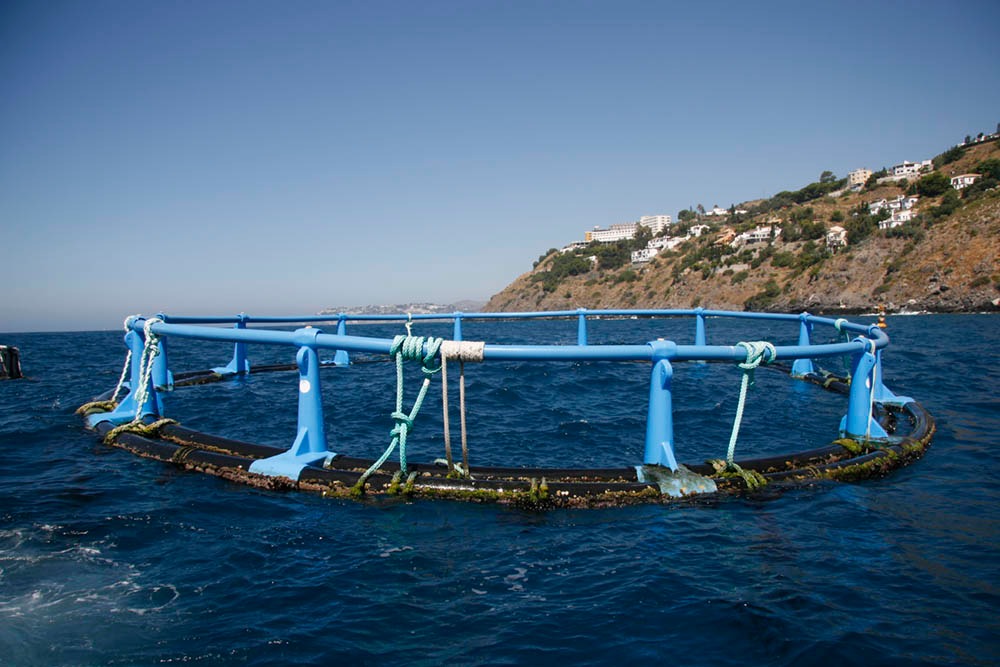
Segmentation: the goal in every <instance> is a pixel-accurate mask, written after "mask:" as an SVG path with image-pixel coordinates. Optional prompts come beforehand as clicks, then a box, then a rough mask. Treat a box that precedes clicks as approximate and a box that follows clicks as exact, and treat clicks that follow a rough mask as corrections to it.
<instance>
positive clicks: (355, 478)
mask: <svg viewBox="0 0 1000 667" xmlns="http://www.w3.org/2000/svg"><path fill="white" fill-rule="evenodd" d="M717 318H726V319H727V320H732V321H738V322H740V323H743V322H748V321H749V322H751V323H761V322H768V323H769V325H775V326H782V327H787V328H788V329H789V336H788V337H789V340H794V341H796V342H795V344H789V345H775V344H772V343H771V342H768V341H764V340H760V341H757V340H750V341H739V342H733V343H732V344H729V345H708V344H706V322H708V321H709V320H714V319H717ZM602 319H603V320H617V319H627V320H635V319H651V320H678V319H682V320H688V321H691V320H693V324H694V326H693V332H692V333H693V343H691V344H685V343H680V342H677V341H675V340H667V339H664V338H656V339H654V340H649V341H645V342H641V343H635V344H594V343H588V328H589V327H592V326H593V322H594V321H595V320H602ZM432 320H433V321H436V324H437V325H438V326H444V327H448V325H449V324H450V332H451V337H450V339H444V338H441V337H432V336H415V335H413V333H412V326H413V325H414V324H415V323H417V322H425V321H432ZM488 320H493V321H495V322H500V321H517V320H546V321H550V322H552V321H555V322H558V321H560V320H563V321H565V320H568V321H569V323H570V326H572V325H573V323H574V322H575V325H576V326H575V329H576V331H575V339H576V340H575V344H518V343H490V342H486V341H468V340H464V339H463V336H462V325H463V322H464V323H472V322H477V321H488ZM371 323H381V324H386V323H394V324H396V325H398V324H400V323H402V324H403V325H404V326H405V333H400V334H399V335H395V336H393V337H392V338H387V337H376V336H366V335H357V334H358V333H359V332H360V333H364V332H365V327H362V326H359V325H361V324H371ZM321 324H323V325H326V326H328V327H329V328H331V329H332V328H333V327H335V328H336V333H326V332H324V331H323V329H322V328H320V325H321ZM293 325H297V326H298V328H294V329H293V328H292V326H293ZM348 325H351V327H352V332H353V333H354V335H348V333H347V327H348ZM684 326H685V330H686V331H689V330H688V329H687V328H686V327H688V326H690V325H684ZM883 326H884V322H880V323H879V324H858V323H854V322H850V321H848V320H846V319H844V318H837V319H833V318H828V317H819V316H815V315H811V314H808V313H801V314H781V313H755V312H736V311H722V310H708V309H703V308H695V309H689V310H587V309H577V310H566V311H540V312H520V313H462V312H454V313H448V314H413V313H401V314H394V315H370V314H349V313H340V314H336V315H316V316H305V317H258V316H250V315H247V314H240V315H237V316H231V317H184V316H173V315H166V314H163V313H160V314H157V315H156V316H155V317H144V316H141V315H135V316H131V317H129V318H127V319H126V320H125V325H124V329H125V336H124V341H125V348H126V349H125V363H124V367H123V368H122V372H121V376H120V379H119V381H118V384H117V386H116V387H115V388H114V389H113V390H109V391H108V392H106V393H105V394H103V395H101V396H98V397H97V399H96V400H95V401H93V402H90V403H87V404H85V405H83V406H81V407H80V409H79V410H78V412H80V414H82V415H84V418H85V420H86V424H87V426H88V427H89V428H91V429H93V430H94V431H96V432H97V433H98V434H99V435H100V436H101V437H102V438H103V439H104V441H105V442H106V443H108V444H110V445H114V446H117V447H121V448H124V449H126V450H129V451H132V452H134V453H136V454H138V455H140V456H144V457H148V458H153V459H158V460H161V461H164V462H169V463H172V464H174V465H176V466H180V467H182V468H185V469H189V470H195V471H200V472H206V473H209V474H213V475H218V476H221V477H224V478H226V479H229V480H233V481H237V482H241V483H246V484H251V485H255V486H259V487H263V488H268V489H276V490H285V489H302V490H308V491H313V492H318V493H322V494H323V495H324V496H330V497H345V498H348V497H352V498H372V497H385V496H401V497H408V498H410V497H415V498H450V499H456V500H467V501H473V502H499V503H507V504H513V505H517V506H525V507H540V508H545V507H594V506H614V505H625V504H633V503H640V502H668V501H671V502H672V501H677V500H683V499H692V498H711V497H717V496H719V495H721V494H741V493H742V494H746V493H754V492H756V491H758V490H760V489H761V488H763V487H768V486H771V487H774V486H777V487H781V486H787V485H792V484H796V483H802V482H808V481H809V480H815V479H823V478H825V479H833V480H843V481H854V480H859V479H864V478H868V477H877V476H882V475H884V474H886V473H887V472H889V471H890V470H893V469H895V468H898V467H900V466H903V465H906V464H907V463H909V462H911V461H913V460H915V459H917V458H919V457H920V456H921V455H922V454H923V453H924V451H925V450H926V448H927V447H928V445H929V444H930V440H931V436H932V435H933V432H934V422H933V419H932V418H931V416H930V415H929V414H928V413H927V412H926V411H925V410H924V409H923V407H921V405H920V404H919V403H917V402H916V401H914V400H913V399H912V398H909V397H906V396H901V395H897V394H895V393H893V392H892V391H891V390H890V389H889V388H888V387H886V386H885V384H884V383H883V374H882V353H883V350H885V349H886V347H887V346H888V345H889V337H888V336H887V334H886V333H885V331H884V330H883ZM793 327H794V328H793ZM818 328H823V329H826V330H827V333H828V334H830V335H831V336H832V337H833V338H832V342H823V343H816V342H813V341H814V339H815V338H818V336H817V335H816V331H814V330H817V329H818ZM569 335H570V337H572V332H570V334H569ZM192 340H193V341H206V342H211V343H231V344H232V345H233V353H232V358H231V359H230V360H229V361H228V363H227V364H226V365H224V366H218V367H213V368H209V369H204V370H195V371H187V372H177V373H174V372H173V371H172V370H171V369H170V364H169V358H170V356H173V354H174V352H173V350H174V349H177V348H178V346H180V345H181V344H182V343H183V342H185V341H192ZM168 342H169V346H168ZM264 346H266V347H267V348H268V349H269V350H270V351H272V352H273V351H278V352H281V354H287V360H286V362H285V363H273V364H266V365H258V364H253V365H252V364H251V353H250V351H251V349H252V350H253V351H255V352H256V351H257V350H258V349H261V348H262V347H264ZM168 347H169V349H170V350H171V351H170V352H169V353H168ZM227 348H228V346H227ZM282 350H285V351H286V352H282ZM292 351H294V363H291V358H292ZM321 352H323V353H324V354H326V355H327V356H328V357H329V356H330V355H331V354H332V358H327V359H321V357H320V353H321ZM227 357H228V354H227ZM355 359H357V360H359V361H360V360H362V359H363V360H365V361H374V360H380V361H389V362H392V363H393V364H394V366H395V376H396V391H395V410H393V411H392V412H391V413H388V414H386V415H385V421H386V423H387V424H391V431H390V432H389V437H388V438H387V439H386V441H385V442H383V443H381V444H379V449H381V447H382V446H385V450H384V452H383V453H382V454H381V455H380V456H378V457H373V458H364V457H359V456H351V455H350V454H347V453H343V452H341V451H333V450H332V449H331V447H330V444H329V443H330V441H329V440H328V424H327V421H326V419H325V418H324V393H323V381H322V378H323V377H324V374H325V373H328V372H334V373H347V374H350V373H351V370H352V367H353V366H355V365H356V364H357V363H358V361H356V360H355ZM831 359H839V360H846V361H847V364H846V365H845V367H844V368H843V370H842V371H841V372H839V373H835V372H831V371H828V370H824V369H822V368H821V367H820V365H819V364H820V362H822V361H824V360H831ZM497 362H501V363H503V362H506V363H510V362H519V363H525V364H534V363H556V364H559V363H575V364H584V365H586V364H588V363H590V362H632V367H634V368H636V369H637V371H636V372H638V373H641V376H642V377H641V380H642V383H643V385H642V386H643V387H644V386H645V383H646V382H647V381H648V401H647V400H646V399H645V395H643V396H642V397H641V399H640V400H638V401H633V403H636V404H635V405H631V406H630V411H631V412H633V413H635V414H636V416H637V418H643V419H644V423H645V431H644V433H643V434H641V435H642V437H643V438H644V449H643V452H642V454H641V459H640V454H639V452H638V451H636V452H635V454H634V459H632V460H633V461H634V462H635V465H627V466H618V467H607V468H601V467H593V466H579V465H577V466H575V467H574V466H572V465H570V466H565V467H563V466H561V465H546V466H524V465H522V466H497V465H476V464H475V463H470V460H469V458H470V455H469V447H468V441H467V424H466V399H467V397H466V393H467V392H466V382H465V376H466V365H467V364H486V365H488V364H491V363H497ZM686 363H690V364H708V363H721V364H727V365H730V366H733V367H736V368H738V369H739V374H738V377H739V400H738V405H737V409H736V413H735V417H734V419H733V420H732V421H733V423H732V428H731V433H730V438H729V445H728V450H727V451H726V455H725V456H724V457H723V456H720V457H719V458H716V459H707V460H704V461H699V462H679V461H678V457H677V455H676V452H675V439H674V421H675V418H674V407H673V395H674V387H673V384H674V382H673V380H674V367H675V366H676V365H678V364H686ZM764 367H767V368H770V369H773V370H775V371H778V372H782V373H784V374H786V375H787V376H788V377H789V378H790V379H791V380H792V381H800V382H805V383H811V384H813V385H816V386H815V387H813V391H820V392H824V391H825V392H832V393H834V394H841V395H842V396H843V397H846V406H844V407H843V408H842V409H841V414H842V417H841V418H840V426H839V430H838V431H837V432H836V433H835V434H832V437H830V438H829V439H826V438H824V442H825V444H823V443H820V444H819V446H813V447H811V448H807V449H803V448H802V447H801V446H799V447H794V448H792V449H793V450H794V451H779V452H775V453H769V454H768V455H765V456H760V457H756V458H739V459H738V458H736V457H735V449H736V444H737V441H738V437H739V431H740V425H741V421H742V418H743V412H744V407H745V400H746V397H747V392H748V389H749V388H750V387H751V386H753V380H754V373H755V371H756V370H757V369H758V368H764ZM406 368H419V369H420V371H421V372H420V373H419V377H420V380H419V382H417V381H414V382H412V383H411V384H412V385H413V387H417V386H418V387H419V388H418V389H417V390H416V395H415V398H413V399H412V402H411V404H410V406H409V407H406V406H404V396H405V394H406V393H407V392H406V385H407V383H406V381H405V379H404V372H405V369H406ZM328 369H336V370H328ZM268 371H270V372H281V371H284V372H286V373H288V372H294V371H297V373H298V384H297V385H296V391H297V397H296V398H295V400H297V406H298V412H297V424H296V430H295V435H294V438H292V437H291V434H289V438H288V440H291V441H292V442H291V445H290V446H275V445H273V444H261V443H254V442H246V441H244V440H240V439H231V438H229V437H224V436H222V435H217V434H209V433H205V432H201V431H199V430H197V429H196V428H192V426H193V425H182V424H181V423H178V422H177V421H175V420H173V419H171V418H170V417H169V414H170V413H169V411H168V410H167V409H166V404H169V400H170V399H167V395H168V394H169V393H170V392H172V391H174V390H179V389H182V388H186V387H193V386H197V385H205V384H209V383H213V382H219V381H223V380H233V379H236V380H239V379H240V378H244V377H248V376H249V375H250V374H251V373H253V374H257V373H263V372H268ZM449 375H450V376H451V380H449ZM437 378H440V380H438V379H437ZM647 379H648V380H647ZM436 381H439V382H440V387H439V388H438V389H437V390H436V393H438V392H439V393H440V397H441V404H442V405H441V413H440V414H441V420H442V424H441V427H442V428H441V435H442V438H441V442H440V445H441V449H442V452H443V454H444V455H443V456H442V457H441V458H437V459H434V460H432V461H427V462H411V461H408V460H407V440H408V436H409V435H410V432H411V431H412V429H413V428H414V425H415V423H416V422H417V421H418V413H419V412H420V409H421V407H422V404H423V402H424V399H425V397H426V396H427V391H428V387H429V386H430V385H431V383H432V382H436ZM454 384H457V385H458V391H457V392H455V390H454V388H452V389H450V390H449V385H454ZM544 389H545V388H544V387H541V388H539V390H540V391H542V390H544ZM409 393H411V394H412V393H413V388H412V387H411V388H410V391H409ZM456 393H457V394H458V396H457V399H458V400H457V406H453V405H452V404H451V401H453V400H454V398H455V394H456ZM122 394H124V396H123V397H121V398H119V397H120V396H121V395H122ZM449 394H450V395H449ZM643 394H645V391H644V389H643ZM290 400H291V399H290ZM327 400H329V401H330V402H331V403H334V404H335V403H336V401H337V397H332V398H330V397H328V399H327ZM839 404H840V403H838V405H839ZM456 410H457V412H458V413H459V419H458V424H457V428H456V425H455V424H454V423H453V418H452V415H453V414H454V413H455V412H456ZM387 412H388V411H387ZM251 418H254V419H266V418H267V417H266V415H251ZM232 419H234V420H246V419H248V416H247V415H245V414H243V415H233V416H232ZM726 419H727V422H728V418H726ZM728 428H729V427H728V423H727V425H726V429H727V430H728ZM831 430H832V429H831ZM454 431H457V433H456V434H455V435H456V438H455V443H454V444H455V445H456V448H458V447H460V449H461V451H460V452H458V451H454V452H453V448H452V445H453V442H452V436H453V432H454ZM337 435H338V438H337V439H338V442H339V441H343V440H345V439H350V437H351V436H350V434H349V433H348V434H343V433H339V432H338V434H337ZM639 437H640V434H637V435H636V439H637V440H638V438H639ZM542 444H544V443H542ZM337 449H338V450H339V449H341V448H340V447H337ZM567 458H570V459H572V455H570V456H568V457H567Z"/></svg>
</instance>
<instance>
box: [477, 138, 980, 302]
mask: <svg viewBox="0 0 1000 667" xmlns="http://www.w3.org/2000/svg"><path fill="white" fill-rule="evenodd" d="M998 165H1000V142H998V141H992V142H988V143H983V144H978V145H974V146H971V147H968V148H966V149H964V150H956V149H952V150H950V151H948V152H946V153H943V154H942V155H940V156H938V157H937V158H935V167H936V169H935V171H934V172H933V173H932V174H928V175H925V176H923V177H921V179H920V180H919V181H918V180H917V179H914V182H912V183H903V184H900V185H895V184H885V185H880V186H876V185H875V184H874V180H875V179H872V180H871V181H870V185H869V186H866V187H865V188H864V189H863V190H862V191H861V192H844V193H837V192H834V193H833V194H832V195H820V196H818V197H816V198H812V199H810V198H809V197H811V196H812V195H813V194H817V190H819V189H821V188H820V187H819V186H820V184H812V185H811V186H807V187H806V188H803V189H802V190H800V191H797V192H784V193H779V194H778V195H775V197H773V198H771V199H769V200H759V201H753V202H745V203H743V204H740V205H738V206H737V207H736V208H738V209H746V210H747V211H748V212H747V213H746V214H734V215H731V216H729V218H728V219H726V220H725V221H724V222H718V223H712V224H711V228H710V230H709V231H708V232H706V233H704V234H702V235H701V236H700V237H697V238H691V239H690V240H688V241H686V242H684V243H682V244H680V245H679V246H677V247H676V248H675V249H674V250H671V251H667V252H663V253H660V254H659V255H658V256H657V257H655V258H654V259H653V260H652V261H651V262H649V263H646V264H641V265H633V264H632V263H631V261H630V260H629V259H628V254H627V253H628V252H629V251H630V250H631V249H634V247H635V245H636V244H635V243H634V242H629V241H622V242H619V243H618V244H603V245H604V247H601V245H600V244H591V245H590V246H587V247H586V248H583V249H581V250H577V251H570V252H567V253H560V252H558V251H549V252H548V253H546V254H545V255H544V256H543V257H541V258H539V261H538V262H536V265H535V267H534V268H533V269H532V270H531V271H528V272H527V273H525V274H523V275H521V276H520V277H518V278H517V279H516V280H515V281H514V282H513V283H511V284H510V285H509V286H508V287H507V288H505V289H504V290H503V291H501V292H500V293H499V294H496V295H495V296H493V298H492V299H490V301H489V303H488V304H487V306H486V308H485V310H488V311H516V310H536V309H539V310H541V309H544V310H553V309H573V308H581V307H582V308H693V307H697V306H702V307H705V308H718V309H727V310H743V309H753V310H770V311H789V312H797V311H800V310H809V311H810V312H816V313H821V312H822V313H834V312H856V311H868V310H872V309H873V308H874V307H875V306H876V305H879V304H881V305H884V306H885V307H886V308H887V309H888V310H889V312H894V311H901V310H926V311H932V312H957V311H994V310H1000V259H998V258H1000V187H998V183H1000V173H997V171H993V172H991V171H990V169H991V168H992V169H994V170H997V167H998ZM984 168H985V169H984ZM977 169H978V170H979V171H985V172H986V173H985V175H984V178H983V179H981V182H980V183H978V184H977V185H976V186H975V187H972V188H969V189H967V190H965V191H963V194H962V195H961V196H960V195H959V193H958V192H956V191H954V190H953V189H952V188H950V187H947V188H945V189H944V191H943V192H942V187H941V183H942V176H944V177H948V178H950V177H951V176H952V175H957V174H964V173H969V172H976V171H977ZM838 185H839V184H838ZM826 189H827V190H829V189H830V188H829V187H828V188H826ZM906 193H909V194H920V199H919V203H918V205H917V206H916V207H915V210H916V211H917V215H916V217H915V218H914V219H913V220H911V221H909V222H906V223H904V224H903V225H901V226H899V227H896V228H894V229H886V230H880V229H878V224H877V223H878V218H877V216H872V215H870V214H869V212H868V204H869V203H871V202H875V201H878V200H881V199H890V200H891V199H892V198H894V197H897V196H898V195H900V194H906ZM883 215H885V214H883ZM696 222H705V221H704V220H702V221H696ZM767 224H771V225H774V224H776V225H777V226H779V227H780V228H781V229H782V233H781V234H780V235H778V236H777V238H772V239H770V240H767V241H764V242H758V243H748V244H745V245H742V246H737V247H733V246H732V245H730V242H729V239H731V238H732V236H733V235H734V234H738V233H740V232H743V231H746V230H750V229H753V228H755V227H756V226H758V225H767ZM835 225H839V226H841V227H844V228H846V229H847V232H848V245H847V246H846V247H845V248H841V249H837V250H835V251H831V250H828V249H827V246H826V240H825V235H826V232H827V231H828V230H829V228H831V227H833V226H835ZM674 227H675V229H672V230H671V231H670V233H671V234H675V235H676V234H677V231H676V228H681V229H683V227H684V225H675V226H674ZM643 243H644V241H643ZM630 244H631V245H630ZM608 246H617V247H615V248H610V247H608Z"/></svg>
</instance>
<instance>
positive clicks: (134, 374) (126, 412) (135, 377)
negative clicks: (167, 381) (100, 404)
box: [87, 329, 149, 428]
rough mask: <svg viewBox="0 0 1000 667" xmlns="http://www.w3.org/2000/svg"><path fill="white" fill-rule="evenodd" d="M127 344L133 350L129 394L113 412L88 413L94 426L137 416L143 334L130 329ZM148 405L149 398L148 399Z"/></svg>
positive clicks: (88, 420)
mask: <svg viewBox="0 0 1000 667" xmlns="http://www.w3.org/2000/svg"><path fill="white" fill-rule="evenodd" d="M125 346H126V347H127V348H128V349H129V351H130V352H131V354H132V356H131V363H130V364H129V380H128V388H129V390H128V394H127V395H126V396H125V398H123V399H122V400H121V401H120V402H119V403H118V406H117V407H116V408H115V409H114V410H112V411H111V412H100V413H97V414H92V415H87V424H88V425H89V426H90V427H91V428H93V427H95V426H97V425H98V424H100V423H101V422H111V423H112V424H124V423H125V422H130V421H132V420H133V419H134V418H135V413H136V408H137V406H136V401H135V392H136V389H137V388H138V387H139V383H140V382H141V378H142V367H141V366H140V364H141V362H142V347H143V344H142V336H140V335H139V334H137V333H136V332H135V331H134V330H132V329H129V330H128V331H127V332H126V333H125ZM146 403H147V405H148V404H149V400H148V399H147V401H146Z"/></svg>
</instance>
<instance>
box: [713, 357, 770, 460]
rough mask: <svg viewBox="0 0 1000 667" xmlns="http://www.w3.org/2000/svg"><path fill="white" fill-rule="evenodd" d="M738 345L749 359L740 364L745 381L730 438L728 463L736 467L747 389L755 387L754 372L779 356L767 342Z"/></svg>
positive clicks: (741, 384)
mask: <svg viewBox="0 0 1000 667" xmlns="http://www.w3.org/2000/svg"><path fill="white" fill-rule="evenodd" d="M736 345H737V346H738V347H742V348H743V349H745V350H746V351H747V359H746V361H744V362H742V363H740V364H739V367H740V368H742V369H743V379H742V380H741V381H740V401H739V403H738V404H737V406H736V419H735V421H733V433H732V435H730V436H729V451H728V453H727V454H726V463H727V464H728V465H729V466H733V465H735V464H734V463H733V456H734V455H735V453H736V439H737V438H738V437H739V434H740V422H742V421H743V405H744V404H745V403H746V399H747V389H748V388H749V387H750V386H751V385H753V374H754V370H755V369H756V368H757V367H758V366H760V364H761V362H763V363H767V364H769V363H771V362H772V361H774V360H775V358H776V357H777V356H778V352H777V350H775V349H774V345H771V344H770V343H768V342H767V341H751V342H749V343H745V342H739V343H737V344H736ZM765 352H767V353H769V356H768V357H767V358H766V359H765V358H764V353H765Z"/></svg>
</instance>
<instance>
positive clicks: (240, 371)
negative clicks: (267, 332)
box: [212, 313, 250, 375]
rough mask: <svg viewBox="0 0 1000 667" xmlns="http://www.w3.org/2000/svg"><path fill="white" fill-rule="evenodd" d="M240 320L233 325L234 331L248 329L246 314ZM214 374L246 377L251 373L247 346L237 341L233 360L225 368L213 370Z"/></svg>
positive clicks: (240, 316) (242, 314)
mask: <svg viewBox="0 0 1000 667" xmlns="http://www.w3.org/2000/svg"><path fill="white" fill-rule="evenodd" d="M239 318H240V319H239V320H238V321H237V322H236V324H235V325H233V328H234V329H246V328H247V316H246V313H240V315H239ZM212 371H213V372H215V373H218V374H219V375H246V374H249V373H250V360H249V359H248V358H247V344H246V343H244V342H243V341H237V342H236V344H235V345H234V346H233V358H232V359H230V361H229V363H228V364H226V365H225V366H220V367H218V368H213V369H212Z"/></svg>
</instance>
